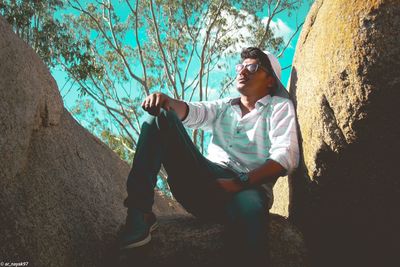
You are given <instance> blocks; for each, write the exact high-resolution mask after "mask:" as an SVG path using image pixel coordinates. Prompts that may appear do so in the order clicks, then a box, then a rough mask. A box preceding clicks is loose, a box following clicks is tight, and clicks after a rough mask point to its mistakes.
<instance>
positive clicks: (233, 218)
mask: <svg viewBox="0 0 400 267" xmlns="http://www.w3.org/2000/svg"><path fill="white" fill-rule="evenodd" d="M241 58H242V63H241V64H238V65H236V73H237V78H236V81H237V90H238V91H239V93H240V97H238V98H230V99H220V100H216V101H205V102H193V103H187V102H184V101H180V100H176V99H172V98H170V97H168V96H167V95H164V94H161V93H155V94H152V95H150V96H148V97H147V98H146V99H145V100H144V101H143V103H142V107H143V109H144V110H146V111H147V112H148V113H149V114H151V115H152V116H149V117H148V119H147V120H146V121H145V122H144V123H143V125H142V129H141V133H140V136H139V140H138V143H137V147H136V153H135V157H134V160H133V167H132V169H131V172H130V174H129V177H128V181H127V190H128V198H127V199H126V200H125V205H126V206H127V207H128V215H127V218H126V225H125V227H124V232H123V234H122V237H121V240H120V242H121V247H122V248H135V247H139V246H143V245H145V244H147V243H148V242H150V239H151V234H150V232H151V231H152V230H153V229H154V228H155V226H156V218H155V215H154V214H153V213H152V205H153V202H154V187H155V185H156V180H157V174H158V172H159V170H160V168H161V164H163V166H164V168H165V170H166V171H167V173H168V184H169V186H170V189H171V191H172V193H173V195H174V197H175V198H176V199H177V200H178V202H180V203H181V204H182V206H183V207H185V209H186V210H188V211H189V212H191V213H192V214H194V215H195V216H198V217H202V218H208V219H213V220H216V221H219V222H222V223H224V224H226V225H227V233H228V235H227V236H229V238H230V239H229V240H230V242H229V243H230V244H232V246H233V247H235V248H236V249H238V250H237V251H239V252H240V254H242V255H246V256H245V257H244V258H247V259H249V262H250V261H254V262H258V261H259V260H260V261H261V259H262V258H263V257H264V256H265V254H267V253H268V252H267V249H266V240H267V238H266V235H265V232H266V226H267V222H268V209H269V208H270V207H271V206H272V202H273V195H272V187H273V185H274V184H275V182H276V180H277V179H278V177H280V176H283V175H286V174H288V173H290V172H292V171H293V169H295V168H296V167H297V164H298V158H299V151H298V141H297V133H296V118H295V110H294V107H293V104H292V102H291V101H290V100H289V99H288V93H287V91H286V89H285V88H284V87H283V85H282V84H281V82H280V74H281V67H280V65H279V62H278V60H277V59H276V58H275V57H274V56H273V55H272V54H271V53H269V52H265V53H264V52H263V51H261V50H260V49H258V48H254V47H249V48H246V49H244V50H243V51H242V53H241ZM184 126H186V127H189V128H195V129H203V130H206V131H211V133H212V138H211V141H210V144H209V146H208V156H207V157H204V156H203V155H202V154H201V153H200V151H199V150H198V149H197V148H196V146H195V145H194V144H193V142H192V141H191V139H190V137H189V135H188V134H187V132H186V129H185V128H184Z"/></svg>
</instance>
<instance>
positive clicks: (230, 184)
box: [215, 178, 244, 193]
mask: <svg viewBox="0 0 400 267" xmlns="http://www.w3.org/2000/svg"><path fill="white" fill-rule="evenodd" d="M215 182H216V186H217V187H218V188H219V189H222V190H223V191H224V192H226V193H237V192H239V191H242V190H243V189H244V185H243V184H242V183H241V182H240V181H239V180H238V179H235V178H232V179H225V178H219V179H216V181H215Z"/></svg>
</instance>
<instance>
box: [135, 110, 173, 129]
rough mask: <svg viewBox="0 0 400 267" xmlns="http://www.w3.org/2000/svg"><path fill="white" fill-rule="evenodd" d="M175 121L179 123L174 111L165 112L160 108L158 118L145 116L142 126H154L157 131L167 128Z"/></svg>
mask: <svg viewBox="0 0 400 267" xmlns="http://www.w3.org/2000/svg"><path fill="white" fill-rule="evenodd" d="M177 121H179V118H178V116H177V114H176V112H175V111H174V110H169V111H167V110H165V109H163V108H162V109H161V110H160V114H159V115H158V116H153V115H150V114H147V115H146V116H145V120H144V122H143V124H142V126H149V125H154V126H155V127H157V128H158V129H162V128H163V127H166V126H169V125H170V124H171V123H172V124H174V123H176V122H177Z"/></svg>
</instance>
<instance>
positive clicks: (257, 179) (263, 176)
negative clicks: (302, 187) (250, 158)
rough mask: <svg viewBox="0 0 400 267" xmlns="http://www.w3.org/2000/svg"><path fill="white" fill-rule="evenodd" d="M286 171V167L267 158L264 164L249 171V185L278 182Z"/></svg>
mask: <svg viewBox="0 0 400 267" xmlns="http://www.w3.org/2000/svg"><path fill="white" fill-rule="evenodd" d="M285 173H286V169H285V168H284V167H282V165H281V164H279V163H278V162H276V161H274V160H271V159H270V160H267V161H266V162H265V163H264V164H263V165H261V166H260V167H258V168H255V169H253V170H251V171H250V172H249V173H248V176H249V185H261V184H264V183H270V182H273V183H274V182H276V180H277V179H278V178H279V177H280V176H283V175H284V174H285Z"/></svg>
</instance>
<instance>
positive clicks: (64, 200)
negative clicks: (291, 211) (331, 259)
mask: <svg viewBox="0 0 400 267" xmlns="http://www.w3.org/2000/svg"><path fill="white" fill-rule="evenodd" d="M0 32H1V35H0V132H1V136H0V186H1V188H2V194H1V195H0V257H1V258H0V261H3V262H28V263H29V265H28V266H49V267H51V266H57V267H59V266H74V267H75V266H85V267H88V266H96V267H98V266H120V265H121V264H124V263H129V264H132V265H134V266H136V265H135V263H137V261H136V260H137V257H138V253H139V257H140V259H141V261H144V262H147V263H149V264H154V263H157V265H156V266H168V263H177V264H178V265H179V266H181V264H182V263H183V264H185V263H188V264H189V263H190V266H193V265H196V264H197V265H198V266H205V265H204V264H213V260H214V257H215V255H216V254H218V251H219V250H220V249H221V246H222V244H221V238H220V237H221V232H222V227H221V226H219V225H215V224H209V223H208V224H207V223H203V222H201V221H199V220H195V219H194V218H193V217H191V216H190V215H189V214H187V213H186V212H185V211H184V209H183V208H182V207H181V206H180V205H179V204H177V203H176V202H175V201H172V200H171V199H169V198H166V197H164V196H162V195H161V194H160V193H159V192H157V194H156V199H155V206H154V207H153V209H154V211H155V213H156V214H157V215H158V216H159V218H160V229H159V230H158V232H157V233H156V234H154V239H153V242H152V243H151V245H150V246H147V247H145V248H144V251H143V250H142V251H140V250H139V251H136V252H132V251H131V252H128V253H125V256H126V257H127V258H125V260H123V259H122V260H120V259H119V258H118V257H119V256H120V252H119V251H117V250H116V243H115V241H116V236H117V234H118V232H119V231H120V229H121V226H122V224H123V223H124V220H125V214H126V213H125V212H126V210H125V208H124V207H123V205H122V203H123V200H124V198H125V197H126V191H125V190H126V189H125V183H126V177H127V175H128V172H129V169H130V167H129V166H128V165H127V164H126V163H124V162H123V161H122V160H120V159H119V158H118V156H117V155H116V154H115V153H114V152H112V151H111V150H110V149H109V148H108V147H106V146H105V145H104V144H103V143H102V142H100V140H98V139H97V138H96V137H94V136H93V135H91V134H90V133H89V132H88V131H86V130H85V129H84V128H83V127H81V126H80V125H79V124H78V123H77V122H76V121H75V120H74V119H73V118H72V116H71V115H70V114H69V113H68V111H67V110H66V109H65V108H64V107H63V104H62V100H61V97H60V94H59V91H58V89H57V86H56V83H55V81H54V79H53V78H52V77H51V75H50V73H49V71H48V70H47V68H46V67H45V66H44V64H43V63H42V62H41V60H40V59H39V58H38V57H37V55H36V54H35V53H34V52H33V51H32V49H30V48H29V47H28V46H27V45H26V44H25V43H24V42H23V41H21V40H20V39H19V38H17V36H16V35H14V34H13V33H12V31H11V28H10V27H9V26H8V25H7V24H6V23H5V21H4V19H3V18H1V17H0ZM269 227H270V229H271V235H272V243H273V248H272V250H271V251H272V252H271V258H272V260H273V262H274V265H273V266H285V267H286V266H296V267H297V266H298V267H301V266H306V261H305V259H306V251H305V245H304V242H303V239H302V235H301V234H300V233H299V232H298V230H296V228H295V227H293V226H291V225H290V224H289V222H288V221H287V220H286V219H284V218H283V217H280V216H277V215H275V216H274V217H273V220H272V222H271V224H270V225H269ZM146 251H147V252H146ZM122 256H123V255H122ZM132 257H133V259H134V261H133V262H132V261H130V260H131V259H132ZM215 259H217V260H218V259H219V260H222V261H223V260H224V259H221V258H218V257H215ZM208 260H210V261H208ZM179 263H180V264H179ZM162 264H164V265H162ZM209 266H211V265H209Z"/></svg>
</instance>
